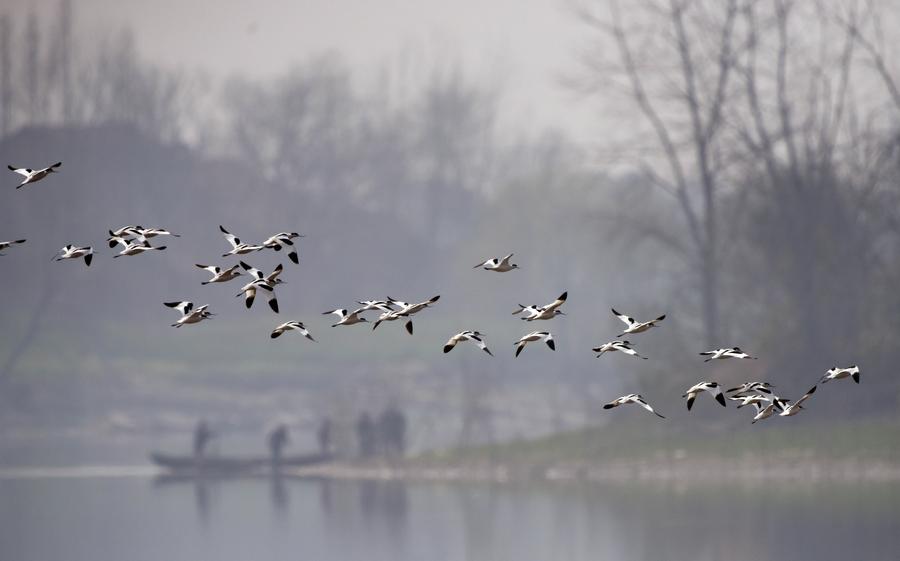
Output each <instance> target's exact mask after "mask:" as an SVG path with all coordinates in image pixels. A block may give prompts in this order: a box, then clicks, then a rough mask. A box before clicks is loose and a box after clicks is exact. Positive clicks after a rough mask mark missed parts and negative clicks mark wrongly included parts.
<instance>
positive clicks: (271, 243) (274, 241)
mask: <svg viewBox="0 0 900 561" xmlns="http://www.w3.org/2000/svg"><path fill="white" fill-rule="evenodd" d="M302 237H304V236H303V235H302V234H298V233H297V232H278V233H277V234H275V235H274V236H271V237H269V238H267V239H266V240H265V241H264V242H263V243H262V246H263V247H265V248H269V249H273V250H275V251H281V248H282V247H285V246H287V247H288V248H289V251H288V259H290V260H291V261H293V262H294V264H296V265H299V264H300V256H299V255H297V250H296V249H294V242H293V241H292V240H293V239H295V238H302Z"/></svg>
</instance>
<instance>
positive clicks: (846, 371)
mask: <svg viewBox="0 0 900 561" xmlns="http://www.w3.org/2000/svg"><path fill="white" fill-rule="evenodd" d="M0 249H3V248H2V247H0ZM841 378H853V381H854V382H856V383H857V384H858V383H859V366H856V365H855V364H854V365H853V366H848V367H847V368H838V367H837V366H835V367H834V368H832V369H830V370H828V371H827V373H826V374H825V375H824V376H823V377H822V379H821V380H820V383H822V384H824V383H825V382H828V381H829V380H840V379H841Z"/></svg>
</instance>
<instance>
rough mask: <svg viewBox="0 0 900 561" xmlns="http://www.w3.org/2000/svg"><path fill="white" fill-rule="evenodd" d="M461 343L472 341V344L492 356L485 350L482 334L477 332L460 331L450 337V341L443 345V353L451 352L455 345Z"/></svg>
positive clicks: (492, 354) (489, 351)
mask: <svg viewBox="0 0 900 561" xmlns="http://www.w3.org/2000/svg"><path fill="white" fill-rule="evenodd" d="M463 341H472V342H473V343H475V344H476V345H478V348H479V349H481V350H482V351H484V352H486V353H487V354H489V355H491V356H494V353H492V352H491V350H490V349H488V348H487V344H486V343H485V342H484V333H481V332H479V331H460V332H459V333H457V334H456V335H454V336H453V337H450V339H449V340H448V341H447V343H446V344H445V345H444V352H445V353H449V352H450V351H452V350H453V347H455V346H456V344H457V343H461V342H463Z"/></svg>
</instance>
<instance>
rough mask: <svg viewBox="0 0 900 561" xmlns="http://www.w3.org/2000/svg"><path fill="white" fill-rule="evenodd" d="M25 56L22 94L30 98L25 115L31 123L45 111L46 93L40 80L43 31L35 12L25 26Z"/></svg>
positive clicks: (29, 15)
mask: <svg viewBox="0 0 900 561" xmlns="http://www.w3.org/2000/svg"><path fill="white" fill-rule="evenodd" d="M24 43H25V57H24V59H23V61H22V63H23V64H22V84H24V88H25V89H24V91H23V92H22V96H23V98H24V99H26V100H28V102H27V106H26V108H25V115H26V117H27V120H28V123H29V124H34V123H37V122H38V120H39V119H40V115H41V113H42V112H43V111H44V100H45V99H46V95H45V93H44V91H43V90H42V84H41V80H40V76H41V73H40V70H41V31H40V28H39V27H38V18H37V16H36V15H35V13H34V12H31V13H29V14H28V23H27V24H26V26H25V39H24Z"/></svg>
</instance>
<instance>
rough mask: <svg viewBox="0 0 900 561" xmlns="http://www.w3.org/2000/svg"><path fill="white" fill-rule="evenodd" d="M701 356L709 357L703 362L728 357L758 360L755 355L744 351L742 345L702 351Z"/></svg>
mask: <svg viewBox="0 0 900 561" xmlns="http://www.w3.org/2000/svg"><path fill="white" fill-rule="evenodd" d="M700 356H705V357H708V358H707V359H706V360H704V361H703V362H709V361H711V360H724V359H726V358H749V359H752V360H756V357H755V356H750V355H748V354H747V353H745V352H744V351H742V350H741V349H740V347H729V348H727V349H716V350H713V351H704V352H702V353H700Z"/></svg>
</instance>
